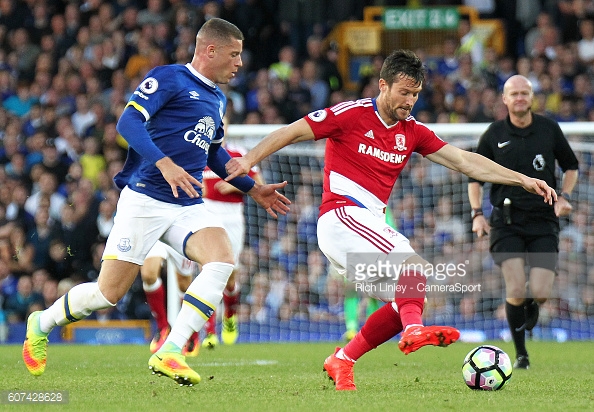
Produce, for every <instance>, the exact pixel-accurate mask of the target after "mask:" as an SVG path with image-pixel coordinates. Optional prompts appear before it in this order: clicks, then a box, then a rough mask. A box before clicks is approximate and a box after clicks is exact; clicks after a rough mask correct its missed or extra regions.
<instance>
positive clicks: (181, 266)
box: [145, 241, 198, 276]
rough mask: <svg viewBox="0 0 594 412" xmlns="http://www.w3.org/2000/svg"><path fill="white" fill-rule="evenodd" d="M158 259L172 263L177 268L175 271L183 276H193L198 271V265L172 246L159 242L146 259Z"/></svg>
mask: <svg viewBox="0 0 594 412" xmlns="http://www.w3.org/2000/svg"><path fill="white" fill-rule="evenodd" d="M151 257H157V258H161V259H164V260H167V261H170V262H172V263H173V265H174V266H175V270H176V271H177V273H179V274H180V275H182V276H193V275H194V274H195V273H196V272H197V270H198V264H197V263H196V262H194V261H192V260H190V259H188V258H186V257H183V256H182V255H180V254H179V253H177V252H176V251H175V250H173V248H172V247H171V246H168V245H166V244H165V243H163V242H161V241H158V242H157V243H155V246H153V247H152V248H151V250H149V252H148V255H146V257H145V259H148V258H151Z"/></svg>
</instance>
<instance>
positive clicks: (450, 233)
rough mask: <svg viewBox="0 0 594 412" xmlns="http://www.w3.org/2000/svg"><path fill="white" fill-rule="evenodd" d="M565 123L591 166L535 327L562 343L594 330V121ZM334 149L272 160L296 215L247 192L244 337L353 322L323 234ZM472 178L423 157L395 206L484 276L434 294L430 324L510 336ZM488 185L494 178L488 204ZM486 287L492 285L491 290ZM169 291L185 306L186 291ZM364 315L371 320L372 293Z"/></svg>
mask: <svg viewBox="0 0 594 412" xmlns="http://www.w3.org/2000/svg"><path fill="white" fill-rule="evenodd" d="M488 125H489V124H487V123H477V124H429V125H427V126H428V127H429V128H430V129H431V130H433V131H434V132H435V133H436V134H437V135H438V136H439V137H441V138H442V139H444V140H445V141H447V142H448V143H451V144H454V145H456V146H458V147H460V148H463V149H465V150H471V149H473V148H475V147H476V144H477V141H478V138H479V136H480V135H481V134H482V133H483V132H484V131H485V130H486V128H487V127H488ZM282 126H283V125H229V127H228V133H227V139H228V140H229V141H232V142H233V143H234V144H236V145H239V146H243V147H244V148H245V149H250V148H252V147H254V146H255V145H256V144H257V143H258V142H259V141H260V140H261V139H262V137H263V136H265V135H267V134H268V133H270V132H272V131H273V130H276V129H278V128H280V127H282ZM560 126H561V129H562V130H563V132H564V133H565V136H566V137H567V138H568V140H569V141H570V144H571V146H572V148H573V149H574V150H575V151H576V154H577V155H578V158H579V160H580V172H581V173H580V178H579V183H578V185H577V186H576V188H575V191H574V195H575V196H574V198H575V199H576V201H575V202H574V211H573V213H572V216H571V217H569V218H563V219H562V220H561V226H562V232H561V236H560V238H561V242H560V256H559V274H558V276H557V279H556V282H555V290H554V292H553V296H552V298H551V299H550V300H549V301H548V302H547V303H546V304H544V305H543V306H542V308H541V319H540V321H539V325H538V326H537V327H536V328H535V329H534V332H533V333H534V335H535V337H536V338H540V339H556V340H560V341H562V340H565V339H594V269H592V268H591V267H592V266H593V265H592V263H594V261H592V260H591V259H593V258H594V223H592V221H591V217H590V216H591V215H592V208H593V206H594V173H590V168H591V166H592V163H593V159H594V154H593V153H594V124H593V123H588V122H575V123H561V124H560ZM323 156H324V141H320V142H302V143H299V144H295V145H291V146H288V147H286V148H284V149H282V150H280V151H279V152H278V153H276V154H274V155H272V156H270V157H269V158H268V159H265V160H264V161H263V162H262V164H260V168H261V172H262V174H263V177H264V178H265V180H266V181H267V182H281V181H283V180H287V181H288V185H287V187H286V188H285V190H284V191H283V193H284V194H285V195H286V196H287V197H289V199H291V201H292V202H293V204H292V208H291V209H292V210H291V212H290V214H289V215H288V216H286V217H281V218H280V219H278V220H275V219H272V218H269V217H268V216H267V214H266V212H265V211H263V210H262V209H261V208H259V207H258V206H257V205H255V204H254V203H253V202H252V201H251V199H248V200H247V202H246V206H245V213H246V241H245V249H244V253H243V254H242V257H241V260H240V263H241V268H242V269H241V270H240V273H238V276H237V278H238V282H239V283H240V285H241V289H242V299H241V301H242V303H241V309H240V312H239V317H240V332H241V333H240V342H242V341H243V342H248V341H274V340H303V341H309V340H337V339H340V337H341V335H342V333H343V332H344V320H343V318H342V299H343V296H344V282H343V280H342V278H339V277H335V276H333V275H332V274H329V273H328V265H327V262H326V260H325V257H323V255H322V254H321V252H320V251H319V249H318V247H317V241H316V222H317V213H318V210H317V206H319V202H320V198H321V192H322V179H323V171H322V168H323V162H324V159H323ZM466 185H467V179H466V177H465V176H464V175H462V174H461V173H456V172H452V171H450V170H448V169H446V168H444V167H442V166H440V165H436V164H433V163H432V162H430V161H428V160H425V159H422V158H421V157H420V156H415V157H413V158H411V160H410V162H409V164H408V165H407V166H406V168H405V170H404V171H403V173H402V175H401V177H400V178H399V179H398V181H397V183H396V187H395V188H394V191H393V193H392V197H391V199H390V201H389V208H390V211H391V212H392V215H393V217H394V220H395V223H396V226H399V223H401V222H405V221H407V220H406V219H404V217H405V216H407V215H410V216H411V217H410V219H412V221H413V222H416V223H417V224H418V227H408V226H404V227H398V230H400V231H401V232H402V233H404V234H405V235H406V236H407V237H408V238H409V239H410V241H411V244H412V245H413V247H414V248H415V250H417V252H419V254H420V255H421V256H423V257H424V258H426V259H427V260H429V261H432V262H446V261H447V262H462V263H464V264H466V265H467V266H468V267H469V268H470V271H469V276H468V277H467V278H466V279H464V282H463V284H466V285H467V286H470V285H474V286H475V288H474V289H475V290H472V291H468V290H467V291H465V293H462V292H461V291H460V292H458V293H453V294H448V295H445V294H443V293H442V294H439V293H431V292H430V293H429V294H428V303H427V305H426V309H425V313H424V316H425V319H426V322H427V323H428V324H431V323H441V324H452V325H453V326H456V327H458V328H460V329H462V330H463V331H464V332H465V335H464V336H465V338H466V339H467V340H477V341H480V340H485V339H501V338H503V339H506V338H508V337H509V336H508V335H507V334H506V333H507V323H506V322H505V317H504V316H503V315H502V312H501V311H502V302H503V301H504V296H505V292H504V285H503V281H502V276H501V274H500V272H499V269H498V268H497V267H496V266H495V265H494V264H493V263H492V261H491V260H490V256H489V253H488V240H486V239H482V240H478V239H477V238H476V236H474V235H473V234H472V232H471V222H470V217H469V216H470V206H469V205H468V195H467V191H466ZM558 187H560V186H558ZM488 191H489V190H488V185H486V186H485V202H484V203H483V204H485V205H488ZM487 207H488V206H487ZM486 212H487V214H488V211H486ZM410 219H409V220H410ZM337 241H340V240H339V239H337ZM173 284H174V283H173ZM476 285H481V291H480V292H478V291H477V290H476ZM169 301H170V302H172V301H173V302H172V303H171V304H172V305H174V306H175V305H179V302H178V299H170V300H169ZM169 309H170V310H175V308H174V307H170V308H169ZM169 313H172V312H171V311H170V312H169ZM173 313H177V311H175V312H173ZM360 313H361V322H362V321H363V319H364V317H365V299H362V305H361V309H360Z"/></svg>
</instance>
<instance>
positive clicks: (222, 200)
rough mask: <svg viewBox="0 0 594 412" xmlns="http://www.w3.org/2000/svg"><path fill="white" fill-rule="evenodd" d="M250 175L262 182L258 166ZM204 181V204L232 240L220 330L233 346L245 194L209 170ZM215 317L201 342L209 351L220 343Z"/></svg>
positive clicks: (233, 152)
mask: <svg viewBox="0 0 594 412" xmlns="http://www.w3.org/2000/svg"><path fill="white" fill-rule="evenodd" d="M223 147H224V148H225V150H227V152H228V153H229V155H230V156H231V157H241V156H243V155H244V154H245V153H246V151H245V150H244V149H243V148H241V147H238V146H236V145H233V144H232V143H227V142H226V140H225V141H223ZM248 175H249V176H250V177H251V178H252V179H254V180H255V181H256V182H258V183H260V184H261V183H263V179H262V177H261V175H260V173H259V172H258V168H257V167H253V168H252V169H251V170H250V171H249V173H248ZM202 179H203V180H202V183H203V188H202V190H203V196H204V203H205V204H206V207H207V208H208V210H209V211H210V212H211V213H213V214H215V215H219V216H220V217H221V221H222V222H223V226H224V228H225V230H226V231H227V235H228V236H229V239H230V240H231V247H232V249H233V255H234V257H235V265H236V266H235V269H234V270H233V272H232V273H231V277H229V280H228V281H227V286H226V287H225V290H224V291H223V306H224V311H223V322H222V325H223V330H222V331H221V339H222V340H223V343H224V344H225V345H233V344H234V343H235V342H236V341H237V338H238V337H239V330H238V328H237V315H236V312H237V306H238V305H239V297H240V296H239V285H237V284H236V283H235V273H236V269H237V265H238V264H239V263H238V262H239V254H240V253H241V250H242V249H243V241H244V238H245V218H244V212H243V202H244V199H245V195H244V194H243V193H242V192H240V191H239V190H237V189H236V188H235V187H234V186H232V185H230V184H229V183H227V182H225V181H224V180H223V179H221V178H220V177H219V176H218V175H217V174H216V173H214V172H213V171H212V170H210V169H209V168H208V167H207V168H206V169H205V170H204V174H203V176H202ZM216 318H217V317H216V315H213V316H211V317H210V319H209V320H208V321H207V322H206V325H204V329H205V331H206V338H205V339H204V340H203V341H202V346H204V347H206V348H210V349H213V348H214V347H215V346H216V345H217V344H218V343H219V339H218V338H217V333H216V328H215V325H216Z"/></svg>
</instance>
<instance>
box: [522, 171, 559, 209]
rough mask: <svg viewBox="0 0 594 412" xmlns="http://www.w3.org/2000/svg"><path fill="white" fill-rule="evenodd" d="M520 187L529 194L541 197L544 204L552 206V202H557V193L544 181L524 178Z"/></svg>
mask: <svg viewBox="0 0 594 412" xmlns="http://www.w3.org/2000/svg"><path fill="white" fill-rule="evenodd" d="M522 187H523V188H524V189H525V190H526V191H528V192H530V193H534V194H537V195H540V196H542V197H543V198H544V202H545V203H548V204H549V205H551V206H552V205H553V202H556V201H557V193H556V192H555V190H554V189H552V188H551V187H550V186H549V185H548V184H547V182H545V181H544V180H540V179H534V178H532V177H528V176H524V180H523V182H522Z"/></svg>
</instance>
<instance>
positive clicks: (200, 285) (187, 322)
mask: <svg viewBox="0 0 594 412" xmlns="http://www.w3.org/2000/svg"><path fill="white" fill-rule="evenodd" d="M233 267H234V266H233V265H232V264H230V263H220V262H211V263H207V264H206V265H203V266H202V272H200V273H199V274H198V276H196V279H194V280H193V281H192V283H191V284H190V287H189V288H188V290H187V291H186V294H185V296H184V301H183V303H182V308H181V310H180V311H179V315H177V319H176V320H175V323H174V324H173V327H172V328H171V333H170V334H169V336H168V337H167V341H166V342H165V343H167V342H173V343H174V344H175V345H177V346H178V347H180V348H183V347H184V345H185V344H186V342H187V341H188V339H189V338H190V336H192V333H194V332H197V331H199V330H200V329H202V327H203V326H204V324H205V323H206V321H207V320H208V318H209V317H210V316H212V314H213V312H214V311H215V309H216V308H217V306H218V305H219V303H220V302H221V299H222V298H223V290H224V289H225V286H226V285H227V280H228V279H229V276H231V272H232V271H233ZM163 346H165V345H163Z"/></svg>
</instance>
